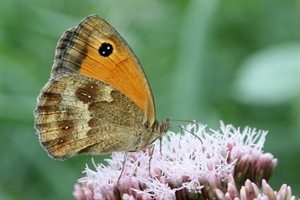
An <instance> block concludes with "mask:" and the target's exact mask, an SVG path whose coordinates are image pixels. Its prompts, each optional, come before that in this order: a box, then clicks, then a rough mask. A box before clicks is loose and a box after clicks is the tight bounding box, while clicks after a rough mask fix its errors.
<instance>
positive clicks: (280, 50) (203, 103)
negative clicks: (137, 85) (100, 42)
mask: <svg viewBox="0 0 300 200" xmlns="http://www.w3.org/2000/svg"><path fill="white" fill-rule="evenodd" d="M299 2H300V1H298V0H295V1H294V0H286V1H277V0H274V1H271V0H266V1H250V0H249V1H248V0H244V1H214V0H203V1H202V0H199V1H176V2H173V1H91V0H90V1H5V0H1V10H0V13H1V14H0V15H1V30H0V34H1V63H0V64H1V69H0V84H1V87H0V93H1V94H0V95H1V96H0V123H1V126H0V155H1V158H0V159H1V160H0V199H57V198H58V197H59V199H72V198H73V197H72V192H73V186H74V183H75V182H76V180H77V179H79V178H81V177H82V176H83V174H82V173H81V172H82V171H83V170H84V167H85V164H86V163H88V164H89V165H91V156H78V157H74V158H71V159H69V160H66V161H63V162H61V161H56V160H53V159H50V158H49V157H48V156H47V153H46V152H45V151H44V150H43V149H42V148H41V146H40V144H39V142H38V136H37V135H36V134H35V130H34V128H33V120H34V118H33V114H32V113H33V109H34V107H35V104H36V97H37V96H38V94H39V92H40V89H41V88H42V87H43V86H44V84H45V83H46V82H47V80H48V79H49V77H50V70H51V66H52V64H53V59H54V52H55V47H56V43H57V41H58V39H59V37H60V36H61V35H62V33H63V32H64V31H65V30H67V29H68V28H71V27H74V26H76V25H77V24H78V23H79V22H80V20H81V19H82V18H84V17H85V16H87V15H90V14H98V15H99V16H102V17H103V18H104V19H106V20H107V21H108V22H109V23H110V24H112V25H113V26H114V27H115V28H116V29H117V30H118V31H119V32H120V33H121V34H122V35H123V37H124V38H125V39H126V40H127V42H128V43H129V44H130V46H131V47H132V48H133V49H134V51H135V53H136V55H137V57H138V58H139V59H140V61H141V63H142V65H143V68H144V70H145V72H146V74H147V76H148V79H149V82H150V84H151V87H152V90H153V93H154V98H155V101H156V109H157V118H158V119H159V120H163V119H165V118H171V119H188V120H192V119H196V120H197V121H200V122H202V123H204V124H208V126H209V127H212V128H218V125H219V120H223V121H224V122H225V123H231V124H233V125H235V126H240V127H244V126H246V125H249V126H251V127H256V128H257V129H264V130H269V134H268V136H267V140H266V143H265V148H264V151H265V152H270V153H272V154H273V155H274V156H275V157H276V158H278V160H279V162H278V166H277V169H276V171H275V173H274V174H273V176H272V178H271V180H270V184H271V186H272V187H273V189H276V190H278V189H279V186H280V185H281V184H283V183H287V184H288V185H290V186H291V187H292V190H293V193H294V194H296V195H299V194H300V170H299V169H300V131H299V129H300V125H299V123H300V119H299V113H300V108H299V104H300V103H299V102H300V98H299V68H300V67H299V65H300V64H299V62H300V61H299V55H300V54H299V52H300V49H299V37H300V34H299V19H300V13H299V12H300V5H299ZM107 156H108V155H106V157H107ZM94 158H95V160H96V161H97V162H101V160H102V159H103V158H104V157H103V156H102V157H101V156H97V157H94Z"/></svg>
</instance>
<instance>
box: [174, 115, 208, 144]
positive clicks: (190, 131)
mask: <svg viewBox="0 0 300 200" xmlns="http://www.w3.org/2000/svg"><path fill="white" fill-rule="evenodd" d="M168 122H169V124H170V125H174V126H175V127H178V128H179V129H180V135H183V133H184V131H185V132H188V133H190V134H192V135H193V136H194V137H195V138H197V139H198V140H199V141H200V142H201V143H202V144H203V141H202V139H201V138H200V137H199V136H198V135H196V134H195V133H196V132H198V130H199V129H200V123H199V122H197V121H196V120H176V119H175V120H173V119H172V120H169V121H168ZM172 122H173V123H172ZM174 122H185V123H190V124H193V125H194V127H192V129H191V130H188V129H186V128H184V126H183V125H178V124H176V123H174Z"/></svg>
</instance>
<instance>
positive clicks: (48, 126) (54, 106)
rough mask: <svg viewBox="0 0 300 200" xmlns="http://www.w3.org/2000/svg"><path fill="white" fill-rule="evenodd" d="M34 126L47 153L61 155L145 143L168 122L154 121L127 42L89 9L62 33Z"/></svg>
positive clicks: (128, 148)
mask: <svg viewBox="0 0 300 200" xmlns="http://www.w3.org/2000/svg"><path fill="white" fill-rule="evenodd" d="M35 127H36V129H37V131H38V134H39V138H40V142H41V144H42V146H43V147H44V148H45V149H46V150H47V151H48V153H49V155H50V156H51V157H54V158H57V159H65V158H68V157H70V156H73V155H75V154H79V153H88V154H101V153H109V152H113V151H136V150H140V149H143V148H146V147H148V146H149V145H151V144H152V142H153V141H154V140H155V139H157V138H158V137H160V136H161V135H162V134H163V133H164V132H166V130H167V129H168V124H167V123H162V124H159V123H158V122H157V121H156V117H155V107H154V101H153V97H152V93H151V90H150V87H149V85H148V82H147V79H146V77H145V75H144V73H143V70H142V68H141V66H140V64H139V62H138V60H137V58H136V57H135V55H134V53H133V52H132V50H131V49H130V47H129V46H128V45H127V43H126V42H125V41H124V39H123V38H122V37H121V36H120V35H119V34H118V33H117V31H116V30H114V29H113V28H112V27H111V26H110V25H109V24H108V23H107V22H105V21H104V20H103V19H101V18H99V17H98V16H96V15H92V16H89V17H87V18H85V19H84V20H83V21H82V22H81V23H80V24H79V25H78V26H77V27H76V28H72V29H69V30H68V31H66V32H65V33H64V34H63V36H62V37H61V39H60V41H59V43H58V45H57V50H56V57H55V62H54V65H53V67H52V74H51V78H50V80H49V81H48V83H47V84H46V85H45V87H44V88H43V89H42V91H41V94H40V96H39V97H38V104H37V107H36V109H35Z"/></svg>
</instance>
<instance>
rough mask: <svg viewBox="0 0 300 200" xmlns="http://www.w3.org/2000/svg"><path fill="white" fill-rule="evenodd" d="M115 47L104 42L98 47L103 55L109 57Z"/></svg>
mask: <svg viewBox="0 0 300 200" xmlns="http://www.w3.org/2000/svg"><path fill="white" fill-rule="evenodd" d="M113 50H114V49H113V47H112V45H111V44H109V43H102V44H101V46H100V47H99V49H98V52H99V54H100V55H101V56H104V57H108V56H110V54H111V53H112V52H113Z"/></svg>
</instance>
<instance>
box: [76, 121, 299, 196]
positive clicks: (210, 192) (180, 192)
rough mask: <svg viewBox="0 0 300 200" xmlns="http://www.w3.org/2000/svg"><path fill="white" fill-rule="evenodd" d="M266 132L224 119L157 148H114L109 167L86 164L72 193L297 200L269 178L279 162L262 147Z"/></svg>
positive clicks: (159, 143)
mask: <svg viewBox="0 0 300 200" xmlns="http://www.w3.org/2000/svg"><path fill="white" fill-rule="evenodd" d="M266 134H267V132H266V131H256V130H255V129H250V128H248V127H246V128H245V129H244V130H242V131H240V129H235V128H234V127H233V126H232V125H226V126H225V125H224V124H223V123H221V126H220V130H219V131H213V130H210V131H209V132H207V131H206V127H205V126H203V125H199V124H196V123H193V124H190V125H187V126H186V127H183V128H182V133H180V134H176V133H174V132H171V131H169V132H168V133H167V134H166V135H164V136H163V138H162V140H161V141H159V140H158V141H156V142H155V143H154V146H153V148H149V149H145V150H143V151H139V152H133V153H122V152H117V153H113V154H112V157H111V159H108V160H106V161H107V163H108V165H107V166H104V165H103V164H95V163H94V162H93V163H94V168H95V170H92V169H90V168H89V167H88V166H87V167H86V169H85V174H86V176H85V177H83V178H81V179H80V180H79V183H78V184H76V185H75V190H74V192H73V195H74V196H75V198H76V199H77V200H84V199H99V200H102V199H106V200H110V199H112V200H113V199H141V200H147V199H166V200H169V199H170V200H171V199H187V200H189V199H228V200H229V199H254V198H256V199H272V198H273V197H275V199H280V198H279V197H285V199H295V197H294V196H292V194H291V189H290V188H289V187H287V186H286V185H283V186H282V188H281V189H280V190H279V191H278V192H274V191H273V190H272V189H271V188H270V186H268V184H267V182H266V180H268V179H269V178H270V176H271V174H272V172H273V171H274V169H275V167H276V164H277V160H276V159H274V158H273V156H272V155H271V154H269V153H263V152H262V148H263V144H264V141H265V136H266ZM261 183H262V187H263V190H262V191H260V190H259V189H258V188H259V187H260V184H261ZM270 197H272V198H270ZM283 199H284V198H283Z"/></svg>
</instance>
